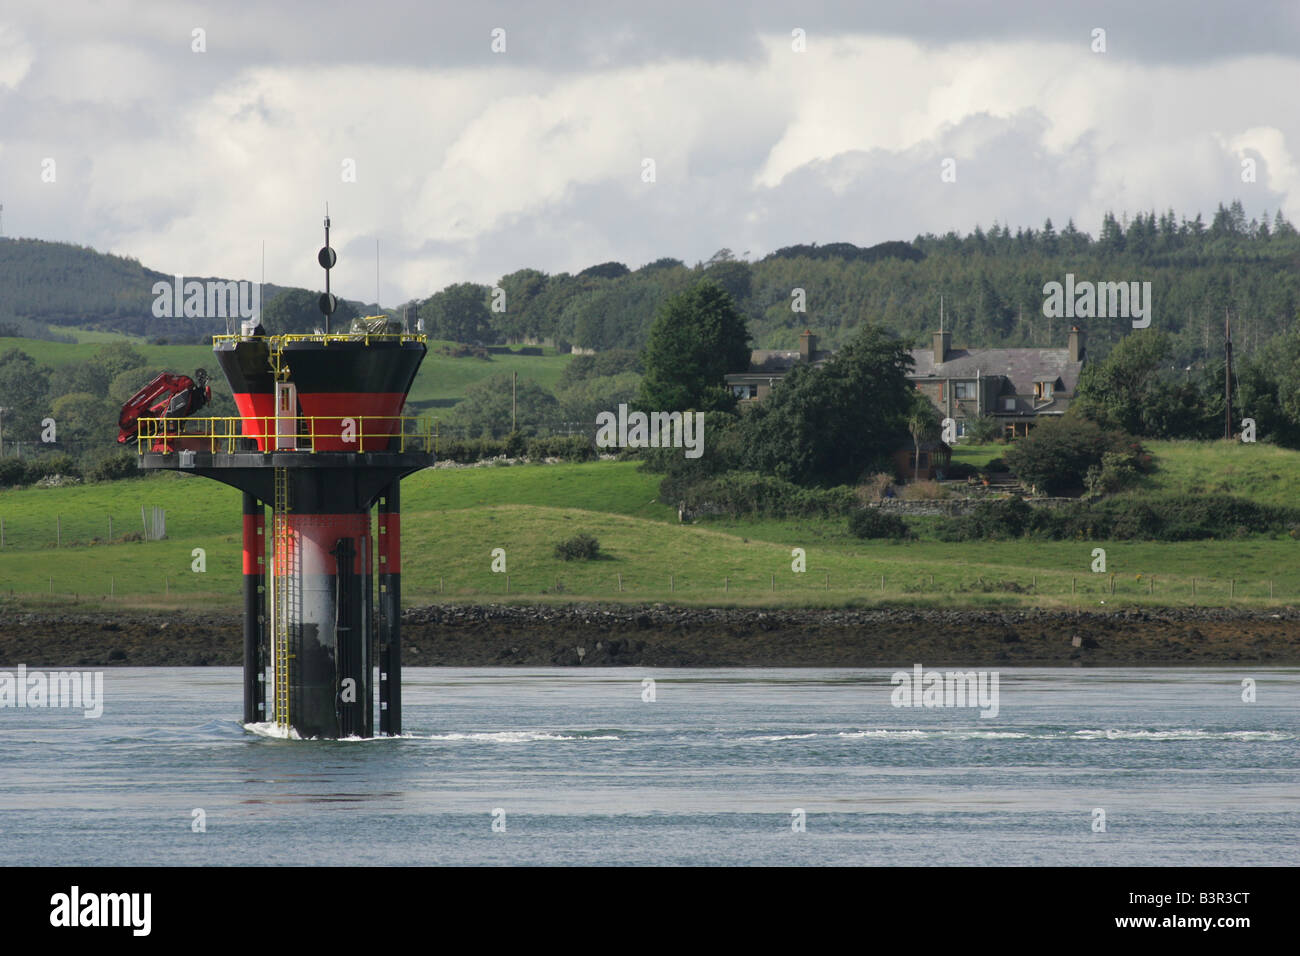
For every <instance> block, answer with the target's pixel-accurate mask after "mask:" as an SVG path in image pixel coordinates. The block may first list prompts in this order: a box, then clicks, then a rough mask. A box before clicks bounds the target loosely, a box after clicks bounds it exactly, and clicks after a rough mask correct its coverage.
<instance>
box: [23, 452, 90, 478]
mask: <svg viewBox="0 0 1300 956" xmlns="http://www.w3.org/2000/svg"><path fill="white" fill-rule="evenodd" d="M27 474H28V476H30V477H33V478H44V477H45V476H46V475H65V476H67V477H70V478H80V477H81V466H80V465H79V464H77V459H75V458H73V457H72V456H71V455H69V454H67V453H66V452H60V453H58V454H54V455H42V456H41V457H40V458H35V459H33V460H31V461H29V462H27Z"/></svg>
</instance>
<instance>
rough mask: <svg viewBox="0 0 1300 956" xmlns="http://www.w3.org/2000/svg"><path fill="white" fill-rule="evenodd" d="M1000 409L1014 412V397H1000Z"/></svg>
mask: <svg viewBox="0 0 1300 956" xmlns="http://www.w3.org/2000/svg"><path fill="white" fill-rule="evenodd" d="M1002 410H1003V411H1006V412H1014V411H1015V410H1016V400H1015V399H1014V398H1004V399H1002Z"/></svg>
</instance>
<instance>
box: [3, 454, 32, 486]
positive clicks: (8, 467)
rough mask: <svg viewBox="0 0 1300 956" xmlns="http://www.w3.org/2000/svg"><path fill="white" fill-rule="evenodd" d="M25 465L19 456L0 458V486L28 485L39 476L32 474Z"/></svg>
mask: <svg viewBox="0 0 1300 956" xmlns="http://www.w3.org/2000/svg"><path fill="white" fill-rule="evenodd" d="M27 465H28V463H27V462H25V461H23V460H22V459H21V458H0V488H12V487H16V486H18V485H28V484H31V483H32V482H33V481H35V480H36V479H37V478H40V477H41V476H40V475H35V476H33V475H32V473H31V469H30V468H28V466H27Z"/></svg>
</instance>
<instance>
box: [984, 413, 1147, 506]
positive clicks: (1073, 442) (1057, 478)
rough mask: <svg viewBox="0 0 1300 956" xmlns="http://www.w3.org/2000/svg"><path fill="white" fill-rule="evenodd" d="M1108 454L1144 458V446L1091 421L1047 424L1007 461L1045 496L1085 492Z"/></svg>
mask: <svg viewBox="0 0 1300 956" xmlns="http://www.w3.org/2000/svg"><path fill="white" fill-rule="evenodd" d="M1107 452H1122V453H1130V454H1136V455H1141V454H1142V447H1141V445H1139V444H1138V443H1137V440H1136V439H1134V438H1133V437H1131V436H1129V435H1126V434H1124V433H1123V432H1117V431H1107V430H1105V429H1103V428H1101V427H1100V426H1099V425H1097V424H1096V423H1095V422H1091V421H1088V420H1087V419H1080V418H1071V417H1067V418H1064V419H1061V420H1057V421H1047V422H1043V423H1042V424H1041V425H1039V426H1038V427H1036V428H1035V429H1034V430H1033V431H1032V432H1030V433H1029V435H1028V436H1026V437H1025V438H1022V439H1020V441H1018V442H1016V444H1014V445H1013V446H1011V448H1010V449H1009V450H1008V451H1007V454H1006V461H1007V464H1009V465H1010V466H1011V470H1012V471H1014V472H1015V473H1016V474H1017V475H1019V476H1020V479H1021V480H1022V481H1024V482H1026V483H1027V484H1029V485H1031V486H1032V487H1034V488H1037V489H1038V490H1040V491H1042V492H1043V493H1044V494H1048V495H1056V494H1061V493H1063V492H1065V491H1071V490H1082V487H1083V481H1084V477H1085V476H1086V475H1087V473H1088V469H1089V468H1090V467H1092V466H1093V465H1098V466H1100V465H1101V464H1102V457H1103V456H1104V455H1105V454H1106V453H1107Z"/></svg>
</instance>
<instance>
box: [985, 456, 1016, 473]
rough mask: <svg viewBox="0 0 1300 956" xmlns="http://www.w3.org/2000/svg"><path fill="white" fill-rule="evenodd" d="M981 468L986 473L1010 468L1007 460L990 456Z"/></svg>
mask: <svg viewBox="0 0 1300 956" xmlns="http://www.w3.org/2000/svg"><path fill="white" fill-rule="evenodd" d="M981 470H982V471H983V472H984V474H986V475H992V474H997V473H1000V472H1005V471H1010V470H1011V468H1010V467H1009V466H1008V465H1007V461H1006V459H1005V458H992V459H990V460H989V463H988V464H987V465H985V466H984V467H983V469H981Z"/></svg>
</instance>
